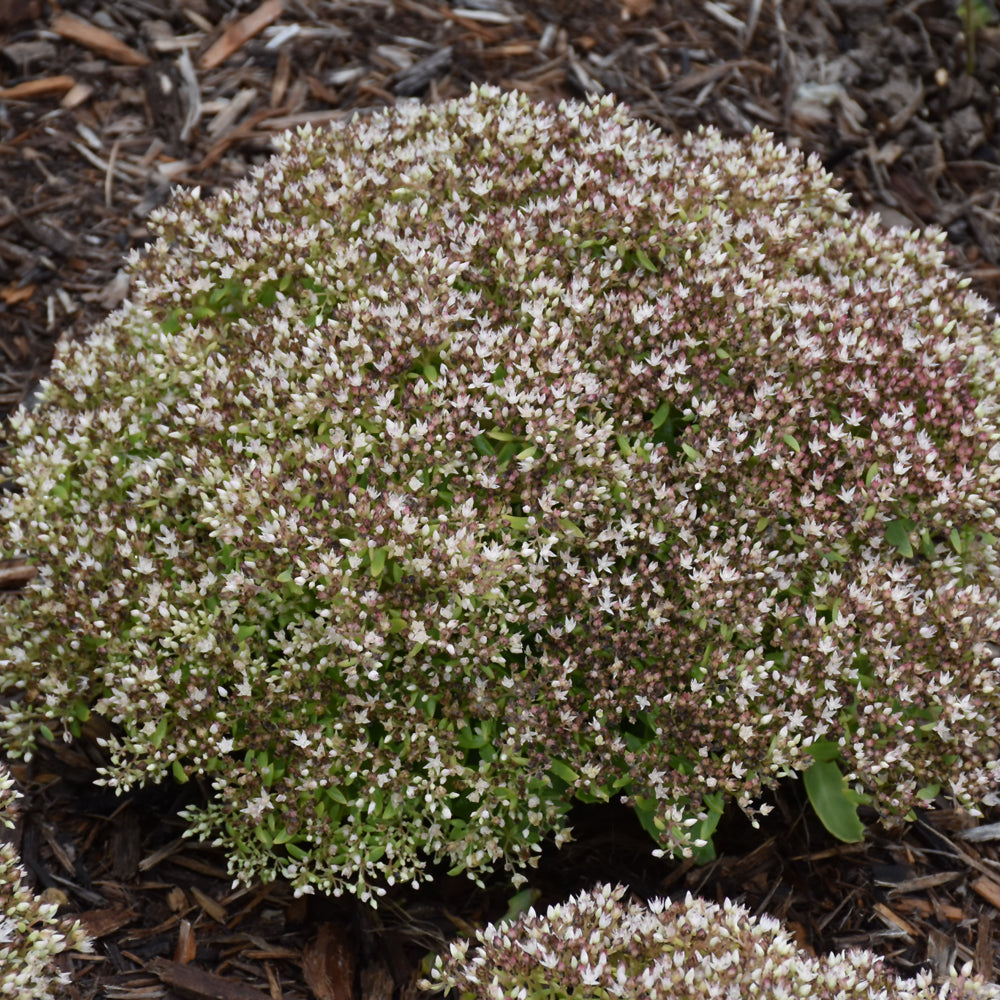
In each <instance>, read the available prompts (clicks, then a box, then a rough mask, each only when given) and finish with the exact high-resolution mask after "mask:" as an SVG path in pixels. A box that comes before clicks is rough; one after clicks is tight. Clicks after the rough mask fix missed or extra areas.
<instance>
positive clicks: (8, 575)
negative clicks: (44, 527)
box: [0, 285, 38, 590]
mask: <svg viewBox="0 0 1000 1000" xmlns="http://www.w3.org/2000/svg"><path fill="white" fill-rule="evenodd" d="M25 288H27V289H28V295H27V297H28V298H30V297H31V295H32V294H33V293H34V291H35V286H34V285H26V286H25ZM7 291H8V289H6V288H5V289H3V291H0V297H3V300H4V301H5V302H6V303H7V304H8V305H10V304H11V299H10V297H9V296H8V295H7V294H5V293H7ZM36 576H38V569H37V568H36V567H35V566H27V565H25V564H24V563H17V562H7V563H0V590H14V589H15V588H17V587H21V586H23V585H24V584H26V583H27V582H28V581H29V580H33V579H34V578H35V577H36Z"/></svg>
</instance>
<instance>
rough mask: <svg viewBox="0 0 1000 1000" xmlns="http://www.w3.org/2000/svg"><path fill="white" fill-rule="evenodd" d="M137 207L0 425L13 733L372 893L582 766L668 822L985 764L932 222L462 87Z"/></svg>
mask: <svg viewBox="0 0 1000 1000" xmlns="http://www.w3.org/2000/svg"><path fill="white" fill-rule="evenodd" d="M156 225H157V228H158V232H159V236H158V239H157V241H156V242H155V243H154V244H153V245H152V246H151V247H150V248H149V250H148V252H147V253H146V254H145V255H144V256H141V257H136V258H135V259H134V260H133V261H132V265H131V266H132V272H133V294H132V296H131V298H130V300H129V301H128V302H127V303H126V305H125V306H124V307H123V308H122V309H121V310H120V311H118V312H117V313H116V314H114V315H113V316H112V317H111V318H110V319H109V320H108V321H107V322H106V323H105V324H104V325H103V327H102V328H101V329H99V330H98V331H96V333H95V334H94V335H93V336H92V337H91V338H90V339H89V340H88V341H87V342H86V343H79V344H71V345H65V346H64V347H63V349H62V352H61V354H60V356H59V358H58V359H57V360H56V362H55V364H54V366H53V370H52V376H51V380H50V381H49V382H48V383H47V385H46V387H45V389H44V394H43V398H42V401H41V403H40V404H39V405H38V406H37V407H36V409H35V410H34V411H33V412H31V413H20V414H19V415H18V416H16V417H15V419H14V420H13V422H12V430H11V440H10V447H9V449H8V453H7V462H8V464H9V466H10V473H11V474H12V475H13V476H15V477H16V481H17V483H18V485H19V489H20V492H18V493H10V494H8V495H7V496H5V497H4V499H3V501H2V508H0V555H3V556H10V557H14V556H20V557H24V558H27V559H29V560H30V561H31V563H33V564H34V565H35V566H36V567H37V569H38V575H37V577H36V578H35V579H34V580H33V581H32V582H31V583H30V585H29V586H28V587H27V588H26V589H25V591H24V592H23V594H21V595H20V597H19V598H18V599H16V600H14V601H11V602H9V603H8V604H6V605H5V606H4V607H3V610H2V611H0V614H2V619H0V628H2V633H0V634H2V635H3V640H2V643H3V645H2V651H0V687H2V688H3V690H4V691H6V693H7V699H6V700H5V701H4V703H3V706H2V708H0V733H2V737H3V740H4V741H5V743H6V745H7V747H8V748H9V750H10V751H11V752H13V753H21V754H30V753H31V752H32V749H33V748H34V747H35V746H36V745H37V743H38V741H39V740H52V739H57V738H62V737H65V738H67V739H70V738H72V737H73V736H74V735H78V734H80V733H81V732H82V731H83V730H84V729H85V728H87V727H88V726H91V725H92V723H96V722H97V721H98V718H97V717H99V718H100V720H103V722H104V723H106V724H108V725H110V727H111V728H110V735H109V736H107V737H106V738H105V739H104V742H105V743H106V746H107V753H108V764H107V767H106V768H105V771H104V778H103V780H105V781H106V782H108V783H110V784H111V785H113V786H115V787H116V788H118V789H128V788H129V787H131V786H133V785H135V784H137V783H143V782H149V781H160V780H162V779H164V778H166V777H168V776H170V775H173V776H174V777H175V778H176V779H177V780H179V781H185V780H188V779H189V778H191V777H192V776H204V778H205V779H206V780H207V781H208V782H210V784H211V787H212V789H213V790H214V796H213V797H212V799H211V801H210V803H209V804H208V805H206V806H205V807H203V808H198V809H195V810H192V811H191V813H190V815H189V819H190V823H191V831H192V832H193V833H195V834H197V835H200V836H202V837H205V838H213V839H215V840H217V841H218V842H219V843H221V844H224V845H226V847H227V848H228V849H229V852H230V857H231V864H232V868H233V872H234V873H235V874H237V875H238V876H240V877H243V878H251V877H253V876H257V875H260V876H263V877H265V878H267V877H273V876H275V875H277V874H281V875H283V876H285V877H286V878H288V879H289V880H290V881H291V882H292V883H293V885H294V886H295V887H296V889H297V890H299V891H310V890H312V889H313V888H320V889H323V890H329V891H333V892H339V891H342V890H343V889H344V888H349V889H351V890H353V891H355V892H357V893H358V894H359V895H360V896H361V897H362V898H365V899H371V898H373V897H374V896H375V895H377V894H378V893H381V892H383V891H384V889H385V887H386V886H387V885H391V884H392V883H394V882H398V881H407V882H410V881H412V882H419V881H420V880H422V879H424V878H426V877H429V875H428V872H429V870H430V868H429V866H431V865H434V864H444V865H445V866H446V867H448V868H450V869H452V870H454V871H466V872H469V873H471V874H472V875H473V876H477V874H478V873H480V872H482V871H483V870H485V869H486V868H488V867H489V866H490V865H492V864H493V863H494V862H496V861H497V860H499V859H503V860H504V861H505V862H507V863H508V864H509V865H511V866H514V867H516V866H519V865H523V864H524V863H527V862H530V861H531V860H532V859H533V858H534V857H536V856H537V851H538V850H539V845H540V843H541V842H542V840H543V839H544V838H546V837H548V836H550V835H551V836H554V837H555V840H556V842H560V841H561V840H562V839H563V838H565V837H567V836H568V835H569V830H568V828H567V820H566V814H567V812H568V809H569V806H570V804H571V803H572V801H574V799H576V800H582V801H599V800H606V799H608V798H610V797H612V796H623V797H625V798H626V799H627V801H629V802H631V803H632V804H633V805H634V806H635V808H636V810H637V811H638V813H639V815H640V817H641V818H642V820H643V822H644V823H645V825H646V826H647V828H648V829H650V831H651V832H653V833H654V834H655V836H656V837H657V838H658V841H659V844H660V846H661V848H663V849H666V850H673V851H688V852H690V851H692V850H693V849H706V845H707V843H708V841H709V840H710V836H711V832H712V829H713V827H714V823H715V822H716V821H717V819H718V816H719V815H720V813H721V810H722V806H723V802H724V801H725V799H726V798H727V797H731V798H733V799H735V800H736V802H737V803H738V804H739V805H740V806H741V807H742V808H744V809H745V810H748V811H752V810H754V809H755V808H757V806H756V803H757V802H758V801H759V797H760V796H761V793H762V792H763V791H764V790H765V789H767V788H768V787H770V786H773V785H774V784H775V783H776V782H777V781H778V780H779V779H780V778H782V777H783V776H786V775H789V774H792V773H805V774H806V775H807V778H808V779H809V787H810V794H811V795H812V796H813V801H814V802H815V803H817V807H818V809H819V810H820V813H821V815H822V816H824V817H825V818H826V819H827V821H828V822H830V824H831V825H832V826H833V827H834V828H835V829H838V830H839V832H840V834H841V835H842V836H852V835H856V834H857V831H856V829H855V828H854V826H852V824H851V822H850V820H851V818H852V816H853V811H852V810H853V801H854V800H853V799H852V796H853V795H855V794H856V790H855V786H856V788H858V789H861V788H863V789H865V790H867V793H868V794H870V795H871V797H872V801H873V802H874V803H875V805H876V806H877V807H878V808H879V809H880V810H881V811H882V813H883V814H884V815H886V816H904V815H905V814H906V813H907V812H908V811H909V810H911V809H912V808H913V807H914V806H915V805H916V804H918V803H920V802H921V801H923V800H924V799H928V798H933V797H934V795H936V794H937V792H938V790H939V789H944V790H946V791H947V792H949V793H950V794H952V795H953V796H954V797H955V798H956V799H957V800H958V801H959V802H960V803H962V804H964V805H966V806H969V807H975V806H976V804H977V803H979V802H981V801H982V800H983V799H984V798H985V797H986V796H987V795H989V794H990V793H991V791H995V790H996V788H997V787H998V784H1000V780H998V779H1000V770H998V768H1000V764H998V761H997V752H996V751H997V735H998V734H997V719H998V718H1000V692H998V690H997V663H996V659H995V658H994V655H993V653H992V652H991V649H990V647H989V646H988V645H987V640H988V639H989V637H991V636H993V635H995V633H996V631H997V625H998V617H1000V616H998V611H1000V599H998V598H1000V592H998V587H997V583H998V571H997V557H996V537H997V517H998V514H997V499H998V485H997V483H998V475H1000V471H998V464H997V459H998V457H1000V445H998V443H997V376H998V360H997V350H996V349H997V343H998V339H1000V338H998V334H1000V330H998V327H997V325H996V321H995V319H993V318H991V316H990V313H989V310H988V309H987V306H986V304H985V303H984V302H983V301H982V300H980V299H978V298H976V297H975V296H973V295H972V294H970V293H968V292H967V291H966V290H965V286H964V283H963V282H961V281H959V280H958V279H957V278H956V276H955V275H954V274H953V273H951V272H950V271H949V270H948V269H947V268H946V267H945V265H944V263H943V254H942V251H941V249H940V247H939V242H940V239H939V238H934V239H926V238H923V237H921V236H919V235H917V234H909V233H904V232H900V231H893V232H891V233H885V232H882V231H879V230H877V229H875V228H874V227H873V225H872V224H870V223H869V222H868V221H866V220H865V219H863V218H860V217H859V216H858V215H856V214H854V213H852V212H851V210H850V209H849V206H848V202H847V198H846V196H845V195H844V194H842V193H840V192H838V191H837V190H836V189H835V188H834V187H833V186H832V181H831V178H830V176H829V175H828V174H827V173H825V172H824V171H823V170H822V168H821V166H820V164H819V162H818V160H816V159H815V158H809V159H806V158H804V157H802V156H801V155H799V154H798V153H796V152H794V151H792V150H789V149H786V148H784V147H783V146H781V145H780V144H778V143H776V142H775V141H774V140H772V139H771V138H769V137H768V136H766V135H765V134H763V133H760V132H755V133H754V134H753V135H752V136H750V137H748V138H747V139H745V140H741V141H729V140H725V139H723V138H722V137H721V136H720V135H719V134H718V133H717V132H715V131H712V130H704V131H702V132H699V133H698V134H694V135H689V136H686V137H683V138H678V139H670V138H666V137H664V136H663V135H662V134H660V133H659V132H658V131H657V130H656V129H654V128H652V127H651V126H649V125H647V124H644V123H641V122H636V121H633V120H631V119H630V117H629V115H628V114H627V112H626V110H624V109H622V108H620V107H616V106H615V105H614V104H612V103H611V102H610V101H607V100H605V101H601V102H599V103H591V104H589V105H584V104H576V103H570V104H562V105H560V106H559V107H558V108H555V107H550V106H547V105H543V104H533V103H531V102H530V101H529V100H528V99H527V98H525V97H524V96H518V95H516V94H504V93H501V92H499V91H497V90H494V89H490V88H482V89H479V90H475V89H474V90H473V92H472V93H471V94H470V95H469V96H468V97H466V98H464V99H462V100H457V101H453V102H451V103H449V104H445V105H442V106H433V107H425V106H420V105H417V104H403V105H401V106H399V107H398V108H396V109H393V110H389V111H385V112H383V113H379V114H376V115H373V116H371V117H370V118H362V119H358V120H355V121H354V122H352V123H349V124H345V125H343V126H340V127H337V128H335V129H333V130H332V131H328V132H319V131H311V130H308V129H306V130H303V131H300V132H298V133H296V134H294V135H291V134H290V135H288V136H286V137H285V139H284V141H283V150H282V152H281V153H280V154H279V155H278V156H277V157H276V158H274V159H272V160H271V161H270V162H269V163H267V164H266V165H265V166H263V167H261V168H259V169H257V170H256V171H255V173H254V174H253V175H252V176H251V177H250V178H249V179H247V180H246V181H244V182H242V183H241V184H239V185H237V186H236V187H235V188H234V189H232V190H231V191H224V192H222V193H220V194H219V195H217V196H216V197H213V198H211V199H208V200H202V199H201V198H200V197H199V194H198V193H197V192H191V193H186V194H180V195H179V196H178V197H177V198H176V200H175V201H174V203H173V204H172V205H171V206H170V207H169V208H168V209H166V210H165V211H163V212H162V213H161V214H160V215H159V217H158V219H157V221H156ZM845 808H846V812H845ZM845 816H846V820H847V822H846V823H845V822H843V821H844V819H845ZM856 822H857V821H856V819H854V823H855V824H856Z"/></svg>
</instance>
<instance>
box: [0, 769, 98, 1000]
mask: <svg viewBox="0 0 1000 1000" xmlns="http://www.w3.org/2000/svg"><path fill="white" fill-rule="evenodd" d="M17 797H18V796H17V793H16V791H15V790H14V782H13V780H12V779H11V777H10V774H9V773H8V771H7V768H6V767H4V766H3V765H2V764H0V825H3V826H6V827H12V826H13V825H14V820H13V818H12V817H11V811H12V807H14V806H15V804H16V802H17ZM26 878H27V876H26V875H25V872H24V869H23V868H22V867H21V862H20V860H19V858H18V856H17V852H16V851H15V850H14V848H13V846H12V845H11V844H9V843H7V842H6V841H3V842H0V997H18V998H21V1000H55V998H56V997H59V996H60V995H61V993H60V990H59V987H61V986H64V985H66V983H67V982H68V981H69V977H68V976H67V975H66V974H65V973H63V972H60V971H59V969H58V968H56V966H55V964H54V963H53V961H52V960H53V959H54V958H55V957H56V956H57V955H60V954H62V953H63V952H64V951H91V950H92V948H93V945H92V944H91V942H90V940H89V938H87V936H86V934H85V933H84V930H83V928H82V927H81V926H80V924H79V923H70V922H68V921H64V920H60V919H59V918H58V917H57V916H56V910H57V909H58V908H57V906H56V905H55V904H54V903H43V902H41V901H40V900H39V899H38V898H37V897H36V896H35V895H34V894H33V893H32V891H31V889H30V888H29V887H28V886H27V885H26V884H25V879H26Z"/></svg>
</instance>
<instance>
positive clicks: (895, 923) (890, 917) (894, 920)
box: [874, 903, 920, 938]
mask: <svg viewBox="0 0 1000 1000" xmlns="http://www.w3.org/2000/svg"><path fill="white" fill-rule="evenodd" d="M874 910H875V912H876V913H877V914H878V915H879V916H880V917H881V918H882V920H883V921H885V923H886V924H887V925H888V926H889V927H895V928H896V929H897V930H900V931H902V932H903V933H904V934H905V935H906V936H907V937H911V938H917V937H920V931H919V930H918V929H917V928H916V927H914V926H913V924H911V923H910V921H909V920H906V919H904V918H903V917H901V916H900V915H899V914H898V913H896V912H895V911H894V910H891V909H890V908H889V907H888V906H886V905H885V903H876V904H875V906H874Z"/></svg>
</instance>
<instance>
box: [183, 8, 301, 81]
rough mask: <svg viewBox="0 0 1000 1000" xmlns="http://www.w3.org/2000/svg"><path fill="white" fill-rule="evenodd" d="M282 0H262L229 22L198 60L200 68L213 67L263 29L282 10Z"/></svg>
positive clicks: (278, 15)
mask: <svg viewBox="0 0 1000 1000" xmlns="http://www.w3.org/2000/svg"><path fill="white" fill-rule="evenodd" d="M284 9H285V5H284V3H283V0H264V3H262V4H261V5H260V6H259V7H258V8H257V9H256V10H255V11H253V12H251V13H250V14H247V16H246V17H244V18H241V19H240V20H239V21H237V22H236V23H235V24H231V25H230V26H229V27H228V28H227V29H226V30H225V31H224V32H223V33H222V36H221V37H220V38H218V39H217V40H216V41H215V42H214V44H213V45H212V46H211V48H209V50H208V51H207V52H206V53H205V54H204V55H203V56H202V57H201V59H200V60H199V61H198V65H199V67H200V68H201V69H215V67H216V66H219V65H220V64H221V63H224V62H225V61H226V60H227V59H228V58H229V57H230V56H231V55H232V54H233V53H234V52H238V51H239V50H240V49H241V48H242V47H243V46H244V45H246V43H247V42H248V41H250V39H251V38H253V36H254V35H256V34H258V33H259V32H261V31H263V30H264V29H265V28H266V27H267V26H268V25H269V24H271V22H272V21H276V20H277V19H278V18H279V17H281V15H282V13H283V12H284Z"/></svg>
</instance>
